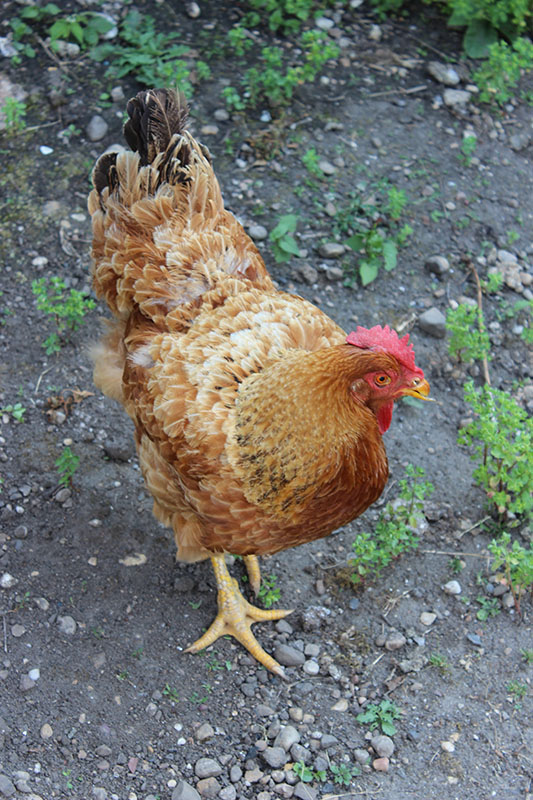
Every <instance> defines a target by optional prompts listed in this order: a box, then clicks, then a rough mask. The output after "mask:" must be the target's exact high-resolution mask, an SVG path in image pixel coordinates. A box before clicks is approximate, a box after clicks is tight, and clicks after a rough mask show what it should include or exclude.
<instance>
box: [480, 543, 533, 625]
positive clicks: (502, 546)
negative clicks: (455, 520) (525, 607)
mask: <svg viewBox="0 0 533 800" xmlns="http://www.w3.org/2000/svg"><path fill="white" fill-rule="evenodd" d="M488 549H489V551H490V552H491V553H492V555H493V557H494V561H493V562H492V567H491V568H492V570H493V571H494V572H498V570H502V569H503V574H502V578H504V579H505V581H506V582H507V585H508V586H509V588H510V589H511V592H512V593H513V598H514V601H515V606H516V609H517V611H518V612H519V613H520V601H521V599H522V595H523V593H524V591H525V590H526V589H529V590H530V591H531V590H532V587H533V548H532V547H531V546H530V547H528V548H525V547H522V545H521V544H520V543H519V542H518V541H516V539H515V540H514V541H513V542H511V536H510V534H508V533H507V532H504V533H502V535H501V536H500V538H499V539H493V540H492V541H491V542H490V544H489V545H488Z"/></svg>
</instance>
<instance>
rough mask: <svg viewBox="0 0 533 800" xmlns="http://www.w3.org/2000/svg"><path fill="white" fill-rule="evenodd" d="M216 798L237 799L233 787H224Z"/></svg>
mask: <svg viewBox="0 0 533 800" xmlns="http://www.w3.org/2000/svg"><path fill="white" fill-rule="evenodd" d="M218 796H219V797H220V800H235V798H236V797H237V791H236V789H235V786H224V788H223V789H221V790H220V792H219V793H218ZM258 797H259V795H258Z"/></svg>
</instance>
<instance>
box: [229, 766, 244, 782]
mask: <svg viewBox="0 0 533 800" xmlns="http://www.w3.org/2000/svg"><path fill="white" fill-rule="evenodd" d="M241 778H242V769H241V768H240V767H239V765H238V764H234V765H233V766H232V767H231V769H230V771H229V779H230V781H231V782H232V783H237V781H240V779H241Z"/></svg>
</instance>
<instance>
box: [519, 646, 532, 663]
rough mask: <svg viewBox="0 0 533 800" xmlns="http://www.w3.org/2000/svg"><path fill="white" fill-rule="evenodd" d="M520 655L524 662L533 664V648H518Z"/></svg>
mask: <svg viewBox="0 0 533 800" xmlns="http://www.w3.org/2000/svg"><path fill="white" fill-rule="evenodd" d="M520 655H521V656H522V658H523V659H524V661H525V662H526V664H533V650H528V649H527V648H523V649H522V650H520Z"/></svg>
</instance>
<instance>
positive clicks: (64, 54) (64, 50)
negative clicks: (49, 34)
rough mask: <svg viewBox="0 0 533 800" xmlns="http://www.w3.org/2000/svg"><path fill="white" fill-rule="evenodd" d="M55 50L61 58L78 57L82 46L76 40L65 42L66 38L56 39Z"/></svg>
mask: <svg viewBox="0 0 533 800" xmlns="http://www.w3.org/2000/svg"><path fill="white" fill-rule="evenodd" d="M54 50H55V51H56V53H57V54H58V56H59V57H60V58H77V57H78V56H79V54H80V46H79V44H76V42H65V41H64V39H56V40H55V42H54Z"/></svg>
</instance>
